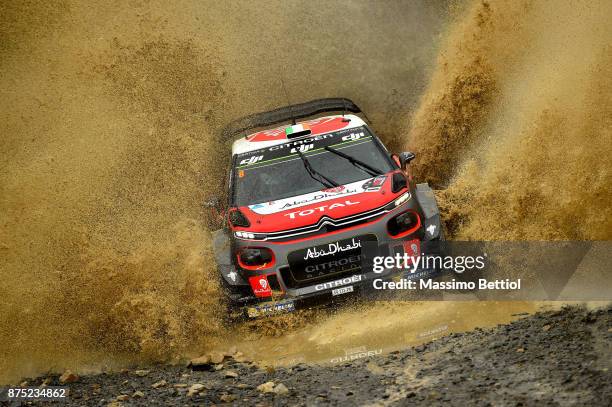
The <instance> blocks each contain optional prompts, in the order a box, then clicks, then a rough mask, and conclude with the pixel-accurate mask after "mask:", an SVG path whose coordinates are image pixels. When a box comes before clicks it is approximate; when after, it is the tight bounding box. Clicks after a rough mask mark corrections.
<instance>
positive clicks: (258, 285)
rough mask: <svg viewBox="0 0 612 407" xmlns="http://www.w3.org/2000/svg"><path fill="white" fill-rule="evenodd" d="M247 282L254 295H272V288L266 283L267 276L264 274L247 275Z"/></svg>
mask: <svg viewBox="0 0 612 407" xmlns="http://www.w3.org/2000/svg"><path fill="white" fill-rule="evenodd" d="M249 284H251V288H252V289H253V293H254V294H255V297H260V298H261V297H270V296H272V289H271V288H270V284H269V283H268V277H266V276H265V275H264V276H253V277H249Z"/></svg>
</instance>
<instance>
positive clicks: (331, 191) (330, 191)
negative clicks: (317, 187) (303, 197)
mask: <svg viewBox="0 0 612 407" xmlns="http://www.w3.org/2000/svg"><path fill="white" fill-rule="evenodd" d="M345 189H346V187H345V186H344V185H340V186H339V187H333V188H328V189H324V190H322V191H321V192H325V193H326V194H340V193H342V192H343V191H344V190H345Z"/></svg>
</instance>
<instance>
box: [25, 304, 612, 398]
mask: <svg viewBox="0 0 612 407" xmlns="http://www.w3.org/2000/svg"><path fill="white" fill-rule="evenodd" d="M483 307H484V305H483ZM514 318H518V319H516V320H515V321H513V322H511V323H509V324H505V325H497V326H495V327H492V328H489V329H482V328H477V329H475V330H474V331H472V332H469V333H450V334H449V331H451V330H452V329H451V328H449V329H448V331H447V332H446V333H444V334H443V337H442V338H439V339H437V340H434V341H427V343H425V344H421V345H418V346H412V347H409V348H407V349H404V350H401V351H393V352H391V353H388V354H378V353H377V352H374V354H371V355H368V356H366V357H360V358H357V359H355V360H345V361H339V363H335V364H331V365H330V364H314V365H310V364H305V363H298V364H296V365H294V366H292V367H289V368H285V367H277V368H272V367H267V368H266V367H262V366H260V365H257V364H254V363H251V362H248V361H245V360H244V355H241V354H240V353H238V352H237V351H236V350H235V349H231V350H229V352H227V353H226V355H223V354H219V355H217V356H213V358H215V357H216V360H214V361H210V360H207V361H205V362H204V363H203V364H200V365H197V366H198V368H199V369H203V370H192V369H191V368H189V367H187V366H184V365H183V366H174V367H170V366H160V367H152V368H147V369H146V370H142V369H141V370H124V371H122V372H120V373H108V374H98V375H92V376H86V377H81V378H78V379H77V380H76V381H75V382H74V383H71V384H69V387H70V392H71V398H70V400H69V402H68V403H67V405H78V406H82V405H88V406H99V405H126V406H127V405H211V404H219V403H233V404H244V405H262V406H267V405H354V404H358V405H390V404H393V405H405V404H414V403H417V404H427V405H441V404H445V405H458V406H464V405H466V404H468V403H469V404H470V405H497V406H509V405H512V406H516V405H561V406H565V405H590V406H599V405H609V400H610V399H611V398H612V372H610V370H609V369H610V367H611V366H610V365H611V364H612V347H611V339H612V308H611V307H610V306H607V307H604V308H599V309H592V310H587V309H586V308H584V307H576V306H574V307H563V308H562V309H559V310H552V311H545V312H539V313H536V314H534V315H515V316H514ZM449 322H450V321H449ZM370 329H371V331H372V334H376V332H377V331H376V330H377V327H376V326H372V327H371V328H370ZM439 329H441V328H439ZM338 334H339V335H340V336H341V335H342V334H343V331H340V330H339V331H338ZM368 346H370V345H368ZM366 353H367V351H366ZM238 361H240V362H238ZM215 362H216V363H215ZM43 379H44V378H40V379H36V380H31V381H30V385H37V384H40V382H41V381H42V380H43ZM47 383H48V384H50V385H53V384H58V378H57V377H51V378H48V379H47ZM35 404H36V403H35Z"/></svg>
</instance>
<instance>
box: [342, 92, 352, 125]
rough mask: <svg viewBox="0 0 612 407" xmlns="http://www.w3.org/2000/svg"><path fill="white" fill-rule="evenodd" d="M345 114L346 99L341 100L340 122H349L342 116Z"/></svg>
mask: <svg viewBox="0 0 612 407" xmlns="http://www.w3.org/2000/svg"><path fill="white" fill-rule="evenodd" d="M345 114H346V99H345V98H342V121H343V122H345V123H346V122H350V121H351V119H347V118H346V117H344V115H345Z"/></svg>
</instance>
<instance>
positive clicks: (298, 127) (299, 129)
mask: <svg viewBox="0 0 612 407" xmlns="http://www.w3.org/2000/svg"><path fill="white" fill-rule="evenodd" d="M310 133H312V131H311V130H310V127H308V125H306V124H294V125H293V126H289V127H287V128H286V129H285V135H286V136H287V139H293V138H298V137H304V136H308V135H310Z"/></svg>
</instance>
